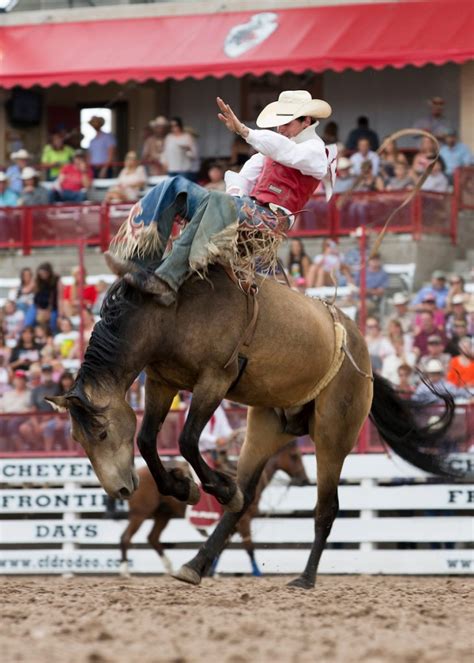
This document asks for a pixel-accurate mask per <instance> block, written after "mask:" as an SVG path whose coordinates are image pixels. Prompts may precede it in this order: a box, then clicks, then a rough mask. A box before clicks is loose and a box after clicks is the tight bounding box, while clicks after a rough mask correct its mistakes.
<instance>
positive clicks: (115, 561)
mask: <svg viewBox="0 0 474 663" xmlns="http://www.w3.org/2000/svg"><path fill="white" fill-rule="evenodd" d="M304 460H305V466H306V470H307V473H308V476H309V478H310V481H311V482H312V483H313V484H314V482H315V480H316V473H315V460H314V457H313V456H305V458H304ZM455 462H456V463H457V464H458V465H459V466H462V465H464V466H467V465H468V464H470V463H472V458H470V457H469V456H461V457H458V458H457V459H456V461H455ZM287 482H288V480H287V478H286V477H285V475H283V474H278V473H277V475H276V476H275V477H274V480H273V481H272V483H271V485H270V486H269V487H268V488H267V489H266V490H265V492H264V493H263V496H262V499H261V502H260V511H261V515H260V517H259V518H256V519H255V520H254V521H253V524H252V536H253V540H254V542H255V544H256V546H257V560H258V562H259V564H260V566H261V567H262V569H263V571H264V572H266V573H296V572H298V571H301V569H302V568H303V567H304V565H305V562H306V558H307V555H308V551H309V547H310V545H311V542H312V538H313V532H314V522H313V519H312V510H313V508H314V503H315V499H316V488H315V485H310V486H304V487H293V486H291V487H289V486H288V485H287ZM0 486H1V488H0V573H4V574H39V573H41V574H42V573H65V572H74V573H116V572H117V571H118V568H119V557H120V556H119V550H118V541H119V539H120V535H121V533H122V531H123V529H124V528H125V520H106V519H104V518H103V513H104V498H105V494H104V492H103V491H102V489H101V488H100V487H97V479H96V477H95V475H94V473H93V472H92V470H91V467H90V465H89V463H88V461H87V460H85V459H84V460H83V459H46V460H44V459H35V460H25V459H21V460H20V459H15V460H9V459H2V460H0ZM339 501H340V509H341V513H340V515H339V517H338V519H337V520H336V522H335V524H334V527H333V531H332V533H331V536H330V539H329V544H330V546H329V549H328V550H327V551H326V552H325V553H324V555H323V558H322V561H321V566H320V571H321V572H322V573H371V574H374V573H387V574H388V573H392V574H469V573H473V571H474V550H473V546H472V544H473V534H474V518H473V517H472V515H473V512H474V485H472V484H463V483H433V479H432V478H431V479H430V478H429V477H427V475H425V474H424V473H423V472H421V471H419V470H417V469H415V468H413V467H411V466H409V465H407V464H406V463H404V462H403V461H401V460H400V459H398V458H394V459H391V458H388V457H387V456H385V455H382V454H368V455H351V456H349V458H348V459H347V460H346V464H345V466H344V471H343V485H341V487H340V490H339ZM150 528H151V523H145V524H144V526H143V528H142V529H141V530H140V531H139V532H138V533H137V535H136V537H135V539H134V543H135V544H136V546H137V547H136V548H134V549H132V550H131V551H130V553H129V558H130V570H131V571H132V573H133V572H135V573H162V572H163V567H162V564H161V561H160V559H159V557H158V556H157V555H156V553H155V552H154V551H152V550H149V549H147V548H145V544H146V537H147V534H148V532H149V530H150ZM203 540H204V537H203V536H202V535H201V534H200V533H199V532H198V531H197V530H196V529H195V528H194V527H193V526H192V525H191V524H190V523H189V522H188V521H187V520H173V521H171V523H170V524H169V526H168V527H167V529H166V530H165V531H164V533H163V535H162V541H163V542H164V543H165V545H169V546H171V547H170V549H169V550H167V554H168V557H169V558H170V559H171V561H172V564H173V566H175V567H178V566H179V565H180V564H182V563H184V562H186V561H187V560H189V559H190V557H192V556H193V555H194V554H195V550H196V548H197V546H198V545H199V544H200V543H202V541H203ZM235 542H238V537H235ZM219 570H220V571H221V572H229V573H232V572H234V573H248V572H249V571H250V564H249V561H248V558H247V555H246V553H245V551H243V550H242V549H239V548H232V549H229V550H227V551H226V552H225V553H224V554H223V556H222V558H221V560H220V563H219Z"/></svg>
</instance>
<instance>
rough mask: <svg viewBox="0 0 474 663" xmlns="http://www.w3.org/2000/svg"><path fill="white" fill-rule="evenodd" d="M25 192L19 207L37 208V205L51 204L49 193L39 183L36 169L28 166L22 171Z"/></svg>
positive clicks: (23, 191)
mask: <svg viewBox="0 0 474 663" xmlns="http://www.w3.org/2000/svg"><path fill="white" fill-rule="evenodd" d="M21 179H22V180H23V190H22V192H21V198H20V200H19V201H18V204H19V205H26V206H28V207H35V206H36V205H47V204H48V202H49V195H48V191H47V190H46V189H45V188H44V187H43V186H41V184H40V183H39V173H38V171H36V170H35V169H34V168H31V167H30V166H27V167H26V168H23V170H22V171H21Z"/></svg>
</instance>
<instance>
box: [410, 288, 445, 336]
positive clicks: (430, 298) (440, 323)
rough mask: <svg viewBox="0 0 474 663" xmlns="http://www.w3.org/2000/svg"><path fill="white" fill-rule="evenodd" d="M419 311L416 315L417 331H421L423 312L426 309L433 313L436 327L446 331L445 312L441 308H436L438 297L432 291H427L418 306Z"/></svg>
mask: <svg viewBox="0 0 474 663" xmlns="http://www.w3.org/2000/svg"><path fill="white" fill-rule="evenodd" d="M416 310H417V313H416V315H415V321H414V322H415V331H419V330H420V328H421V317H420V316H421V314H422V313H424V312H425V311H430V312H431V313H432V314H433V320H434V323H435V325H436V327H437V328H438V329H439V330H440V331H444V324H445V319H444V313H443V311H441V310H440V309H439V308H436V297H435V296H434V294H433V293H432V292H427V293H426V295H425V296H424V298H423V301H422V302H421V304H419V305H418V306H417V308H416Z"/></svg>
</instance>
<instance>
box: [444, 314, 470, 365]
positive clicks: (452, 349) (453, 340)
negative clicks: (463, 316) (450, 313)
mask: <svg viewBox="0 0 474 663" xmlns="http://www.w3.org/2000/svg"><path fill="white" fill-rule="evenodd" d="M467 331H468V330H467V320H454V322H453V324H452V325H451V327H450V338H449V340H448V342H447V343H446V347H445V349H444V350H445V352H447V353H448V354H449V355H451V357H457V356H458V355H459V354H460V352H461V351H460V349H459V342H460V340H461V338H463V337H464V336H466V335H467Z"/></svg>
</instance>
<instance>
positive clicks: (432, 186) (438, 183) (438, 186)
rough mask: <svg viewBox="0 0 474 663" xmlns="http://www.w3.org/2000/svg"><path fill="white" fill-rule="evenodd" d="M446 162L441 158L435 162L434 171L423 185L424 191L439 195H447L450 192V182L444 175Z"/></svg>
mask: <svg viewBox="0 0 474 663" xmlns="http://www.w3.org/2000/svg"><path fill="white" fill-rule="evenodd" d="M444 169H445V166H444V161H443V160H442V159H441V157H440V158H439V159H438V160H437V161H436V162H435V164H434V166H433V170H432V171H431V173H430V174H429V175H428V177H427V178H426V180H425V181H424V182H423V184H422V185H421V190H422V191H435V192H437V193H446V192H447V191H449V181H448V178H447V177H446V175H445V174H444Z"/></svg>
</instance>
